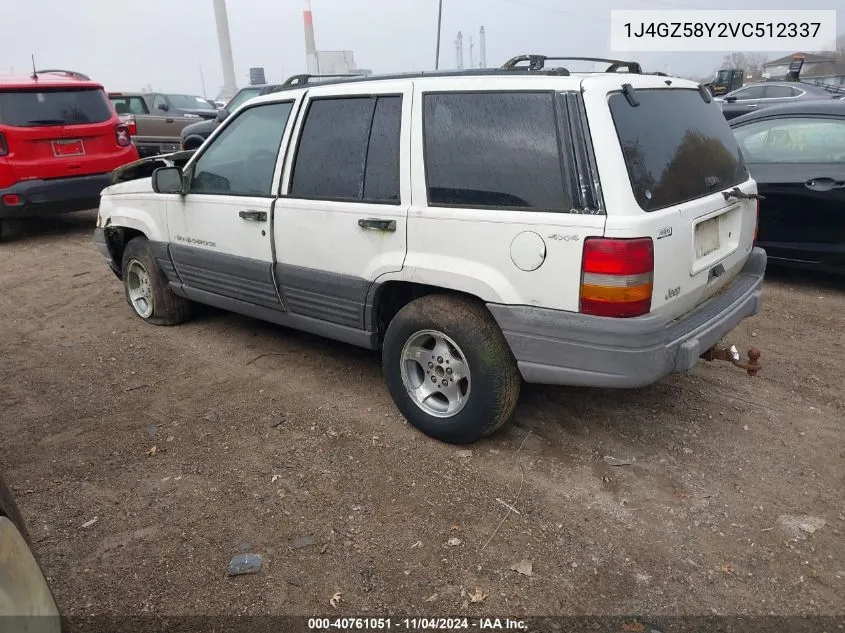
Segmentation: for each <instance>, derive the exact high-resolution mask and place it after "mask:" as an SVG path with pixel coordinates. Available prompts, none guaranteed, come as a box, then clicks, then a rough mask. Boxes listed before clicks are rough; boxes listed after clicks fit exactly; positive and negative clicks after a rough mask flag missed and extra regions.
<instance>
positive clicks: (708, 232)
mask: <svg viewBox="0 0 845 633" xmlns="http://www.w3.org/2000/svg"><path fill="white" fill-rule="evenodd" d="M720 219H721V218H710V219H709V220H705V221H704V222H702V223H701V224H698V225H696V227H695V258H696V259H701V258H702V257H707V256H708V255H710V254H711V253H715V252H716V251H718V250H719V220H720Z"/></svg>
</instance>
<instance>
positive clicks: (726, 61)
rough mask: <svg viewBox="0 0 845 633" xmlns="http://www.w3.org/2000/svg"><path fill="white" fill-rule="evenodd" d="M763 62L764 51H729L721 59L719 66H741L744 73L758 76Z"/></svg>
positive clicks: (764, 60) (764, 58) (764, 59)
mask: <svg viewBox="0 0 845 633" xmlns="http://www.w3.org/2000/svg"><path fill="white" fill-rule="evenodd" d="M765 63H766V54H765V53H730V54H728V55H725V57H724V58H723V59H722V66H721V68H741V69H742V70H743V71H744V72H745V74H746V75H755V76H759V75H761V74H762V73H763V64H765Z"/></svg>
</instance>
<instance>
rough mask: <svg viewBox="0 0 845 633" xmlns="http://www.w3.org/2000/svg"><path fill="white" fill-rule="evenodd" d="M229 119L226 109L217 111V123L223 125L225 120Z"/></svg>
mask: <svg viewBox="0 0 845 633" xmlns="http://www.w3.org/2000/svg"><path fill="white" fill-rule="evenodd" d="M228 118H229V111H228V110H227V109H226V108H220V109H219V110H218V111H217V122H218V123H223V121H225V120H226V119H228Z"/></svg>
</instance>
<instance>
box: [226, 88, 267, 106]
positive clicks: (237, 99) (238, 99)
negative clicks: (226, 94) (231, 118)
mask: <svg viewBox="0 0 845 633" xmlns="http://www.w3.org/2000/svg"><path fill="white" fill-rule="evenodd" d="M259 94H261V88H247V89H244V90H241V91H240V92H239V93H238V94H236V95H235V96H234V97H233V98H232V100H231V101H230V102H229V103H228V105H227V106H226V109H227V110H228V111H229V112H234V111H235V110H236V109H237V107H238V106H239V105H241V104H242V103H244V102H245V101H249V100H250V99H252V98H253V97H257V96H258V95H259Z"/></svg>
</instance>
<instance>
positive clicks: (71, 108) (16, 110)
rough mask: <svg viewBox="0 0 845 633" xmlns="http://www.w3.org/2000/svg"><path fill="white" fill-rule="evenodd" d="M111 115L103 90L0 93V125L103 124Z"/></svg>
mask: <svg viewBox="0 0 845 633" xmlns="http://www.w3.org/2000/svg"><path fill="white" fill-rule="evenodd" d="M111 116H112V110H111V107H110V106H109V102H108V100H107V99H106V95H105V93H104V92H103V90H102V89H100V88H44V89H41V90H38V89H36V90H15V91H10V90H0V123H2V124H5V125H12V126H15V127H39V126H43V125H81V124H85V123H102V122H103V121H108V120H109V119H110V118H111Z"/></svg>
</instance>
